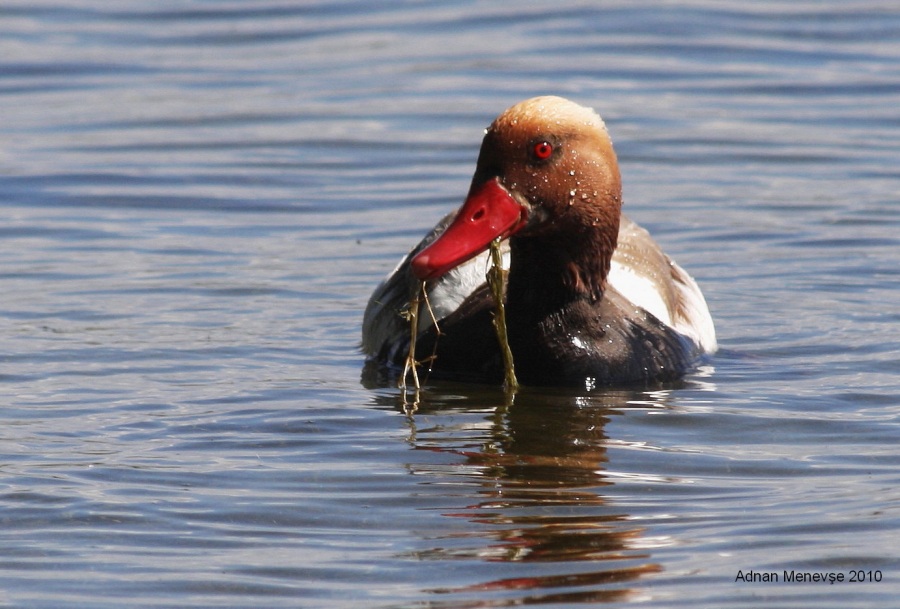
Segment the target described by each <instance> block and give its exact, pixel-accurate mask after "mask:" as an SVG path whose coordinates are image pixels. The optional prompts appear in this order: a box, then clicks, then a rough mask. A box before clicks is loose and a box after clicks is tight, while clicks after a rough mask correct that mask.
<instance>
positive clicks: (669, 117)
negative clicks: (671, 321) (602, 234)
mask: <svg viewBox="0 0 900 609" xmlns="http://www.w3.org/2000/svg"><path fill="white" fill-rule="evenodd" d="M0 50H2V53H0V58H2V59H0V115H2V117H3V120H2V121H0V135H2V137H0V209H2V211H3V217H4V222H3V223H2V226H0V243H2V247H0V282H2V283H0V290H2V296H0V338H2V342H0V345H2V347H0V396H2V408H0V430H2V431H0V522H2V525H3V526H2V528H0V605H2V606H4V607H6V606H8V607H29V608H31V607H36V608H44V607H47V608H50V607H54V608H55V607H90V608H92V609H103V608H104V607H110V608H112V607H117V608H118V607H123V606H128V607H148V608H149V607H153V608H163V607H172V608H174V607H179V608H181V607H360V606H366V607H385V608H387V607H391V608H401V607H402V608H410V607H417V608H424V607H431V608H448V609H449V608H475V607H504V606H518V605H522V604H531V605H537V606H542V607H551V606H559V607H571V606H573V605H574V606H577V605H579V604H584V605H594V604H603V603H609V604H612V605H616V606H631V605H641V606H661V607H691V608H692V609H694V608H696V607H715V608H737V607H758V606H762V605H765V606H767V607H809V606H811V605H815V606H818V607H822V608H827V607H834V608H838V607H840V608H842V609H844V608H848V607H873V606H890V604H891V602H893V601H894V599H896V597H897V595H898V593H900V586H898V584H897V582H898V576H900V560H898V551H897V545H898V544H897V540H898V533H900V526H898V525H900V522H898V519H900V508H898V505H900V503H898V501H900V491H898V488H900V484H898V482H900V467H898V466H900V457H898V454H897V450H896V446H897V441H898V437H900V426H898V421H897V416H898V412H900V382H898V379H900V360H898V355H897V353H898V351H900V329H898V328H900V324H898V322H900V307H898V302H900V298H898V293H900V289H898V288H900V272H898V268H900V265H898V251H900V249H898V246H900V238H898V236H897V235H898V234H900V206H898V203H897V194H898V192H900V177H898V173H897V162H898V159H900V144H898V142H900V121H898V119H897V112H896V108H897V107H900V12H898V11H897V10H896V8H895V7H894V6H893V4H892V3H890V2H876V1H871V2H869V1H858V2H846V1H843V2H831V1H826V2H784V1H771V2H761V3H753V4H751V5H747V3H737V2H725V3H722V2H716V3H713V2H703V1H698V2H686V3H680V4H671V3H665V2H650V3H644V4H642V5H640V6H638V5H635V4H634V3H631V2H612V3H604V4H603V6H602V7H600V6H597V5H595V4H594V3H588V2H576V1H572V2H561V3H555V4H554V5H553V6H549V5H547V4H546V3H538V2H524V3H519V4H517V5H516V7H515V8H511V7H509V6H506V5H502V6H501V5H494V4H484V3H477V2H466V3H447V2H443V3H442V2H431V3H417V2H398V3H392V4H386V5H384V6H375V7H373V6H370V5H369V4H367V3H359V2H343V3H335V2H330V3H327V4H314V3H284V2H275V1H270V0H265V1H262V2H254V3H252V4H242V3H237V4H235V3H229V2H194V3H183V2H157V3H150V4H148V3H143V2H137V1H124V2H118V3H116V4H115V6H114V7H112V6H109V5H108V3H101V2H93V1H87V0H78V1H76V2H66V3H57V2H52V1H43V0H38V1H28V2H24V1H23V2H7V3H5V4H4V7H3V8H2V9H0ZM545 93H555V94H559V95H564V96H567V97H570V98H572V99H573V100H575V101H577V102H579V103H582V104H586V105H590V106H593V107H595V108H596V109H597V110H598V111H599V112H600V113H601V114H602V115H603V116H604V118H605V119H606V121H607V124H608V126H609V128H610V131H611V133H612V135H613V139H614V141H615V144H616V147H617V150H618V153H619V157H620V163H621V166H622V172H623V178H624V181H625V201H626V209H627V211H628V213H629V214H630V215H631V216H632V217H633V218H634V219H636V220H637V221H639V222H641V223H642V224H643V225H645V226H646V227H648V228H649V229H650V230H651V231H652V232H653V234H654V235H656V236H657V238H658V239H659V241H660V242H661V243H662V244H663V245H664V246H665V248H666V250H667V251H668V252H669V253H670V254H672V255H673V256H674V257H675V258H676V259H677V260H678V261H679V263H681V264H682V265H683V266H684V267H685V268H687V269H689V271H690V272H691V273H692V274H693V275H694V276H695V277H696V278H697V279H698V281H699V282H700V284H701V285H702V287H703V289H704V292H705V294H706V296H707V299H708V300H709V302H710V306H711V308H712V310H713V314H714V317H715V319H716V322H717V328H718V332H719V342H720V345H721V350H720V352H719V353H718V354H717V355H716V356H715V357H714V358H713V359H712V361H711V362H710V366H709V367H707V368H704V369H703V370H701V371H700V372H699V373H698V374H697V375H694V376H692V377H691V378H689V379H687V381H686V383H685V385H684V386H683V387H678V388H672V389H669V390H665V391H655V392H640V391H619V390H605V391H595V392H578V391H548V390H540V389H527V390H524V391H523V392H522V393H520V394H519V395H518V396H516V399H515V402H514V403H513V404H512V405H510V404H509V403H508V400H507V399H506V398H505V396H504V395H503V394H502V393H501V392H500V391H499V390H497V389H495V388H490V387H475V386H466V385H453V384H428V385H427V386H426V388H425V391H424V392H423V395H422V400H421V403H420V404H419V407H418V410H417V411H416V412H415V413H408V412H406V411H405V410H404V408H403V401H402V399H401V397H400V395H399V392H398V391H397V390H396V389H394V388H392V387H376V388H372V387H366V386H364V385H363V383H361V381H360V373H361V370H362V363H363V359H362V356H361V355H360V353H359V352H358V350H357V348H356V345H357V343H358V340H359V324H360V321H361V315H362V310H363V308H364V306H365V303H366V300H367V298H368V296H369V294H370V293H371V291H372V289H373V288H374V286H375V285H376V284H377V283H378V281H380V279H381V278H382V277H383V276H384V275H385V274H386V273H387V272H388V271H389V270H390V269H391V268H393V266H394V264H395V263H396V261H397V260H398V259H399V257H400V256H401V255H402V254H403V253H404V252H405V251H406V250H407V249H408V248H409V247H411V246H412V244H413V243H415V242H416V241H417V239H418V238H419V237H420V236H421V235H422V234H423V233H424V232H425V231H426V230H427V229H428V228H429V227H430V226H431V225H432V224H433V223H434V222H435V221H436V220H437V219H438V218H439V217H440V216H442V215H443V214H444V213H445V212H446V211H448V210H449V209H452V208H453V207H455V206H456V205H458V204H459V203H460V201H461V199H462V197H463V196H464V194H465V192H466V189H467V187H468V180H469V178H470V176H471V171H472V168H473V166H474V162H475V158H476V155H477V148H478V145H479V142H480V138H481V135H482V129H483V128H484V127H485V126H486V125H487V124H488V123H489V122H490V121H491V120H492V119H493V117H494V116H496V114H498V113H499V112H500V111H501V110H503V109H504V108H506V107H507V106H509V105H511V104H513V103H515V102H517V101H519V100H521V99H524V98H526V97H530V96H533V95H537V94H545ZM750 570H752V571H755V572H759V573H769V572H774V573H776V574H779V575H783V574H784V572H785V571H788V572H790V571H794V572H796V573H813V572H825V573H841V574H844V575H845V577H847V578H849V577H850V576H851V574H852V573H855V572H859V571H862V572H863V574H864V577H865V578H868V577H870V576H869V575H867V574H868V573H870V572H871V573H872V574H873V575H872V576H871V577H872V578H874V577H875V575H874V574H875V573H880V574H881V581H880V582H874V581H866V582H862V583H852V584H851V583H849V582H844V583H836V584H833V585H832V584H827V583H826V584H821V583H819V584H810V583H807V584H801V583H785V582H784V581H781V582H779V583H777V584H766V583H747V582H741V581H735V579H736V576H737V574H738V572H739V571H741V572H747V571H750Z"/></svg>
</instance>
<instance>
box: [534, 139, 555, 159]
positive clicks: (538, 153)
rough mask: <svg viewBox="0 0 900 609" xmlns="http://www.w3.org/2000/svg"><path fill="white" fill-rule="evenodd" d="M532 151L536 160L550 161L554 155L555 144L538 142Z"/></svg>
mask: <svg viewBox="0 0 900 609" xmlns="http://www.w3.org/2000/svg"><path fill="white" fill-rule="evenodd" d="M531 151H532V152H533V153H534V156H535V158H536V159H539V160H541V161H544V160H547V159H549V158H550V155H551V154H553V144H551V143H550V142H538V143H537V144H535V145H534V148H532V149H531Z"/></svg>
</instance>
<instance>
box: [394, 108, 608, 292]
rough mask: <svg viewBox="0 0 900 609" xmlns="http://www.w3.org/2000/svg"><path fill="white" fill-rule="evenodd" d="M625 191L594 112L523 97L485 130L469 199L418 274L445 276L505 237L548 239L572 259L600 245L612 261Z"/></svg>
mask: <svg viewBox="0 0 900 609" xmlns="http://www.w3.org/2000/svg"><path fill="white" fill-rule="evenodd" d="M621 194H622V186H621V178H620V176H619V167H618V163H617V161H616V155H615V152H614V151H613V147H612V142H611V141H610V138H609V134H608V133H607V131H606V126H605V125H604V123H603V120H602V119H601V118H600V117H599V116H598V115H597V114H596V113H595V112H594V111H593V110H591V109H590V108H585V107H582V106H579V105H578V104H575V103H573V102H571V101H568V100H566V99H563V98H560V97H549V96H548V97H535V98H532V99H529V100H526V101H523V102H520V103H518V104H516V105H515V106H513V107H511V108H509V109H508V110H506V111H505V112H504V113H503V114H501V115H500V116H499V117H497V119H496V120H495V121H494V122H493V123H492V124H491V126H490V127H489V128H488V129H487V130H486V132H485V136H484V141H483V142H482V144H481V152H480V154H479V156H478V164H477V166H476V168H475V175H474V177H473V179H472V186H471V188H470V190H469V195H468V197H467V198H466V201H465V203H463V205H462V207H461V208H460V210H459V212H458V214H457V216H456V218H455V219H454V220H453V222H452V223H451V224H450V226H448V227H447V229H446V230H445V231H444V232H443V233H442V234H441V235H440V236H439V237H438V238H437V239H436V240H435V241H434V242H433V243H432V244H431V245H429V246H428V247H427V248H425V249H423V250H422V251H421V252H419V253H418V254H417V255H416V256H415V257H414V258H413V260H412V262H411V267H412V271H413V273H414V274H415V275H416V277H418V278H419V279H422V280H426V279H433V278H436V277H440V276H441V275H443V274H444V273H446V272H447V271H449V270H450V269H452V268H454V267H456V266H457V265H459V264H461V263H463V262H465V261H466V260H468V259H470V258H472V257H473V256H476V255H478V254H479V253H481V252H483V251H484V250H485V249H487V247H488V246H489V245H490V243H491V241H493V240H494V239H497V238H506V237H511V238H513V239H515V240H517V241H524V240H526V239H528V240H531V239H535V238H538V239H542V240H543V241H544V242H545V243H546V244H547V245H548V246H550V247H553V248H554V249H556V248H562V250H566V251H567V253H568V254H569V258H571V259H573V260H576V259H577V258H579V257H580V256H579V255H578V252H577V251H574V250H577V249H578V248H584V247H587V249H588V250H594V249H597V250H600V254H601V255H605V256H606V258H607V262H606V263H605V264H604V266H608V257H609V256H611V255H612V251H613V249H615V244H616V236H617V234H618V226H619V214H620V209H621V200H622V197H621ZM568 250H573V251H568ZM585 254H590V255H594V252H592V251H588V252H585ZM603 274H604V275H605V272H604V273H603ZM576 280H577V278H576Z"/></svg>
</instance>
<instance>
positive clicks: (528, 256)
mask: <svg viewBox="0 0 900 609" xmlns="http://www.w3.org/2000/svg"><path fill="white" fill-rule="evenodd" d="M617 235H618V225H616V226H614V227H613V226H609V225H606V226H605V227H593V226H589V227H586V228H583V229H582V230H579V231H565V232H559V233H555V234H552V235H540V236H529V237H520V238H515V237H514V238H513V239H510V270H509V284H508V288H507V297H506V301H507V308H508V310H509V314H510V316H514V317H519V318H520V319H521V318H523V317H527V318H531V319H541V318H543V317H545V316H546V315H548V314H551V313H554V312H556V311H558V310H560V309H561V308H563V307H565V306H566V305H568V304H570V303H572V302H574V301H578V300H586V301H588V302H596V301H598V300H600V299H601V298H602V297H603V291H604V289H605V287H606V275H607V274H608V273H609V265H610V259H611V258H612V253H613V250H614V249H615V246H616V237H617Z"/></svg>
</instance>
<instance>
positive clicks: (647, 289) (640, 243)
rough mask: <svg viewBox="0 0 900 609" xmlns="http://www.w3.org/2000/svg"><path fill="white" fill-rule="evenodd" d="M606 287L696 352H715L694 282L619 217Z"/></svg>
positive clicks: (709, 323)
mask: <svg viewBox="0 0 900 609" xmlns="http://www.w3.org/2000/svg"><path fill="white" fill-rule="evenodd" d="M607 281H608V283H609V284H610V285H611V286H612V287H613V288H615V290H616V291H618V292H619V293H620V294H621V295H622V296H624V297H625V298H627V299H628V300H629V301H631V302H632V303H633V304H635V305H637V306H639V307H641V308H642V309H644V310H646V311H648V312H649V313H651V314H653V315H654V316H655V317H657V318H658V319H659V320H660V321H662V322H663V323H664V324H666V325H667V326H669V327H671V328H672V329H674V330H675V331H676V332H678V333H680V334H682V335H684V336H686V337H688V338H690V339H691V340H692V341H694V343H695V344H696V345H697V346H698V347H699V348H700V349H701V350H702V351H704V352H707V353H712V352H714V351H715V350H716V348H717V343H716V330H715V326H714V325H713V320H712V315H710V312H709V307H708V306H707V304H706V299H705V298H703V293H702V292H701V291H700V288H699V286H698V285H697V282H696V281H694V279H693V278H692V277H691V276H690V275H688V273H687V272H686V271H685V270H684V269H683V268H681V267H680V266H679V265H678V264H677V263H676V262H675V261H674V260H672V259H671V258H669V257H668V256H667V255H666V254H665V253H664V252H663V251H662V248H660V247H659V244H658V243H656V241H654V240H653V238H652V237H651V236H650V233H648V232H647V231H646V230H645V229H643V228H641V227H640V226H639V225H638V224H637V223H635V222H633V221H631V220H630V219H628V218H627V217H625V216H624V215H623V216H622V219H621V221H620V224H619V240H618V246H617V247H616V251H615V252H614V253H613V257H612V264H611V267H610V271H609V275H608V276H607Z"/></svg>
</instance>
